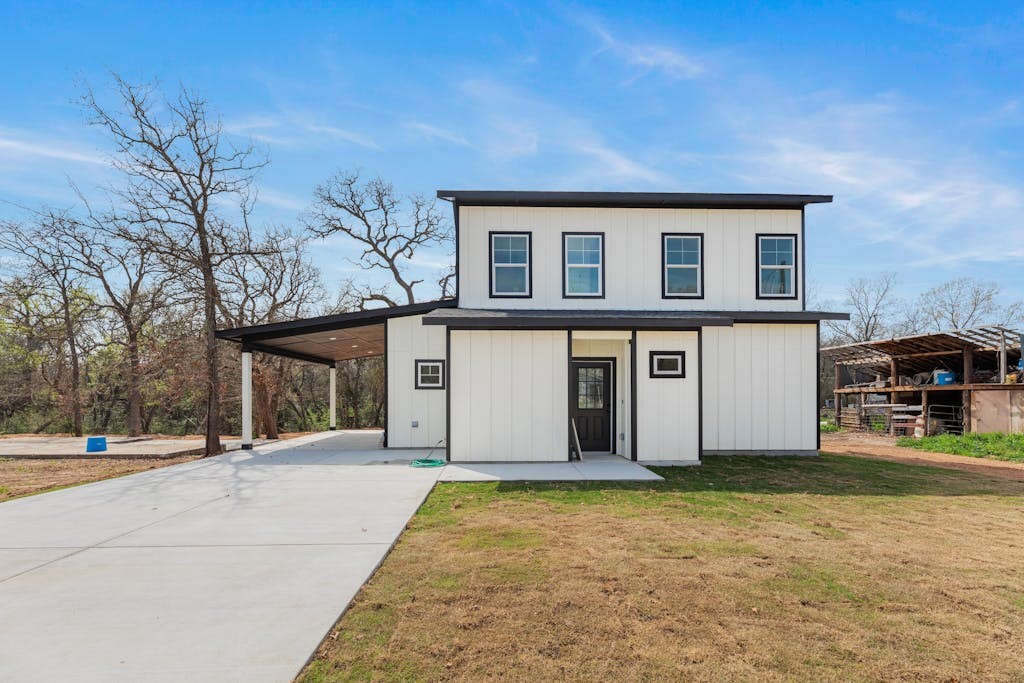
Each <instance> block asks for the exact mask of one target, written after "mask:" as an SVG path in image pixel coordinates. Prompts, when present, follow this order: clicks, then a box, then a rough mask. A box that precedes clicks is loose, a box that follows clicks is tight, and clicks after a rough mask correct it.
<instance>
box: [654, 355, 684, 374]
mask: <svg viewBox="0 0 1024 683" xmlns="http://www.w3.org/2000/svg"><path fill="white" fill-rule="evenodd" d="M655 368H656V369H657V371H658V372H679V359H678V358H676V357H674V356H657V357H656V366H655Z"/></svg>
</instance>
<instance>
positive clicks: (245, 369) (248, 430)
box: [242, 346, 252, 450]
mask: <svg viewBox="0 0 1024 683" xmlns="http://www.w3.org/2000/svg"><path fill="white" fill-rule="evenodd" d="M242 448H243V449H244V450H249V449H250V448H252V351H250V350H249V349H247V348H245V347H244V346H243V347H242Z"/></svg>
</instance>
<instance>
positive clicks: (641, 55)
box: [571, 13, 706, 82]
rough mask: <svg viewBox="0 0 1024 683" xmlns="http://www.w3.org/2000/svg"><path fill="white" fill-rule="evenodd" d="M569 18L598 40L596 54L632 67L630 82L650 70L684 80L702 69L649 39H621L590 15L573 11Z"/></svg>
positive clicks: (700, 66) (650, 71)
mask: <svg viewBox="0 0 1024 683" xmlns="http://www.w3.org/2000/svg"><path fill="white" fill-rule="evenodd" d="M571 18H572V20H573V21H575V22H576V23H577V24H579V25H581V26H583V27H584V28H586V29H587V30H589V31H590V32H591V33H592V34H593V35H594V36H596V37H597V39H598V40H599V41H600V42H601V47H600V49H599V50H598V53H608V54H610V55H612V56H614V57H616V58H618V59H619V60H621V61H622V62H623V63H625V64H626V65H627V66H629V67H631V68H633V69H634V70H635V72H636V73H635V74H634V75H633V77H632V78H631V79H630V82H632V81H635V80H636V79H638V78H641V77H642V76H646V75H648V74H650V73H653V72H660V73H661V74H663V75H664V76H667V77H668V78H671V79H674V80H688V79H692V78H698V77H699V76H701V75H703V74H704V73H705V71H706V68H705V66H704V65H703V64H702V63H700V61H698V60H697V59H695V58H693V57H691V56H690V55H688V54H686V53H684V52H683V51H682V50H679V49H677V48H674V47H669V46H667V45H663V44H660V43H657V42H653V41H635V42H633V41H628V40H624V39H622V38H619V37H618V36H616V35H615V34H614V33H612V32H611V30H609V29H608V28H607V27H606V26H605V25H604V23H603V22H602V21H601V20H600V19H598V18H597V17H594V16H592V15H590V14H582V13H577V14H574V15H572V16H571Z"/></svg>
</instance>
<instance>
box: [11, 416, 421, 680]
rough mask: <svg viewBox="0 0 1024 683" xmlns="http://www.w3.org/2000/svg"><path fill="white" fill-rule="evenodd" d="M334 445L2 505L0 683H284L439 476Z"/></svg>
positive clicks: (349, 442)
mask: <svg viewBox="0 0 1024 683" xmlns="http://www.w3.org/2000/svg"><path fill="white" fill-rule="evenodd" d="M377 439H379V432H371V433H365V432H364V433H359V432H333V433H326V434H316V435H313V436H309V437H302V438H300V439H295V440H292V441H287V442H281V443H277V444H274V445H273V446H267V447H263V448H258V449H257V450H255V451H250V452H235V453H229V454H226V455H222V456H219V457H216V458H210V459H205V460H200V461H196V462H190V463H185V464H182V465H176V466H173V467H168V468H164V469H159V470H152V471H149V472H143V473H140V474H135V475H131V476H127V477H122V478H119V479H112V480H108V481H104V482H97V483H95V484H88V485H85V486H80V487H76V488H73V489H67V490H64V491H56V492H53V493H47V494H42V495H39V496H33V497H30V498H25V499H20V500H15V501H10V502H7V503H3V504H0V615H2V617H0V680H2V681H38V680H68V681H93V680H95V681H100V680H102V681H111V680H125V681H140V680H145V681H156V680H167V681H183V680H188V681H214V680H216V681H226V680H245V681H288V680H290V679H291V678H292V677H294V676H295V674H296V673H298V671H299V670H300V669H301V667H302V666H303V665H304V664H305V662H306V661H307V659H308V658H309V656H310V655H311V654H312V653H313V651H314V649H315V648H316V646H317V644H318V643H319V641H320V640H321V639H322V638H323V636H324V635H325V634H326V633H327V631H328V629H330V627H331V625H332V624H333V623H334V621H335V620H336V619H337V617H338V615H339V614H340V613H341V612H342V611H343V609H344V608H345V607H346V605H347V604H348V602H349V601H350V600H351V599H352V597H353V596H354V595H355V593H356V591H357V590H358V589H359V587H360V586H361V585H362V583H363V582H364V581H365V580H366V579H367V578H368V577H369V576H370V574H371V573H372V572H373V570H374V569H375V568H376V567H377V565H378V564H379V563H380V562H381V560H382V559H383V558H384V556H385V555H386V553H387V551H388V549H389V548H390V547H391V545H392V544H393V543H394V541H395V539H396V538H397V537H398V535H399V533H400V532H401V531H402V529H403V528H404V526H405V524H406V522H407V521H408V520H409V517H410V516H411V515H412V514H413V513H414V512H415V511H416V509H417V508H418V507H419V505H420V503H421V502H422V501H423V499H424V498H425V497H426V495H427V494H428V493H429V491H430V489H431V488H432V487H433V485H434V481H435V480H436V478H437V476H438V474H439V472H440V470H430V469H427V470H422V469H413V468H410V467H407V466H405V465H404V464H390V465H389V464H384V463H380V464H373V463H374V461H375V460H376V459H382V458H385V457H400V458H403V459H410V458H412V457H419V456H420V455H422V454H421V453H417V452H411V451H404V452H400V453H398V454H397V455H396V454H395V453H387V454H386V455H385V452H383V451H374V450H373V449H374V448H375V446H376V441H377Z"/></svg>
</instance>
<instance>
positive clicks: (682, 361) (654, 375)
mask: <svg viewBox="0 0 1024 683" xmlns="http://www.w3.org/2000/svg"><path fill="white" fill-rule="evenodd" d="M661 356H676V357H678V358H679V372H672V373H668V374H666V373H664V372H657V371H656V370H655V368H656V365H655V359H656V358H658V357H661ZM648 363H649V364H648V368H647V369H648V374H649V376H650V378H651V379H686V351H651V352H650V355H649V360H648Z"/></svg>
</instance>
